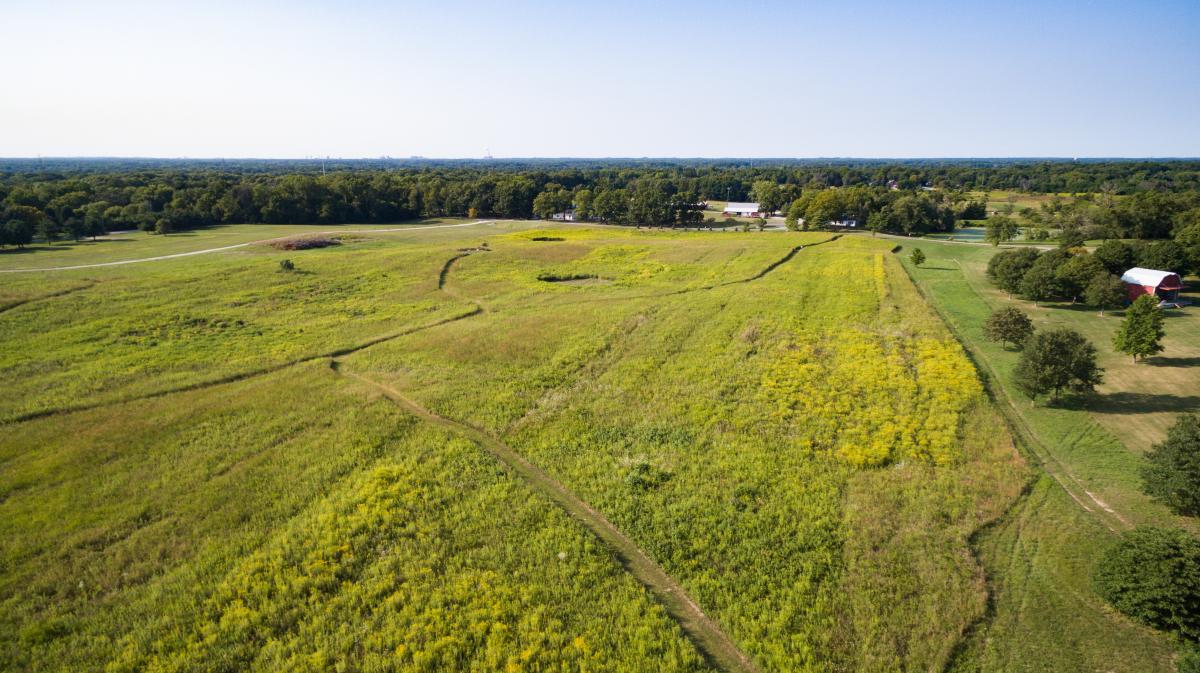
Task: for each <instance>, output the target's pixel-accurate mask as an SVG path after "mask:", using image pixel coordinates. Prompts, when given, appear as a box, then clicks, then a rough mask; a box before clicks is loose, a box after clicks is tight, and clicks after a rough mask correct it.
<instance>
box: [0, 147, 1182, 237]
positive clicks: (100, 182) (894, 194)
mask: <svg viewBox="0 0 1200 673" xmlns="http://www.w3.org/2000/svg"><path fill="white" fill-rule="evenodd" d="M835 188H836V189H835ZM990 189H1009V190H1022V191H1029V192H1036V193H1056V194H1058V193H1067V194H1075V195H1080V197H1081V198H1079V199H1076V200H1073V201H1071V202H1068V203H1061V204H1052V205H1051V206H1050V207H1046V208H1043V210H1042V211H1041V212H1038V213H1037V216H1039V217H1038V219H1037V220H1036V222H1035V223H1036V224H1038V225H1039V226H1046V227H1052V228H1055V229H1058V230H1063V229H1073V230H1076V231H1078V232H1080V233H1081V234H1082V235H1084V236H1085V237H1087V238H1109V237H1126V238H1167V237H1171V236H1173V235H1175V234H1176V233H1177V231H1178V230H1180V229H1183V228H1186V227H1187V225H1188V224H1189V223H1192V222H1195V221H1200V216H1197V212H1200V211H1197V208H1198V207H1200V161H1184V160H1175V161H1064V160H1039V161H1034V160H1024V161H1020V160H909V161H869V160H828V161H827V160H804V161H799V160H792V161H787V160H754V161H750V160H582V159H544V160H532V159H531V160H500V161H496V160H493V161H467V160H460V161H418V160H406V161H401V160H363V161H346V160H338V161H325V162H322V161H268V160H259V161H229V162H225V161H215V160H207V161H183V160H180V161H167V160H150V159H146V160H137V159H112V160H102V159H52V160H38V159H8V160H0V244H7V245H17V246H20V245H24V244H27V243H30V242H31V241H32V240H34V238H35V237H36V238H38V239H43V240H46V241H49V242H53V241H54V240H56V239H59V238H74V239H79V238H83V237H86V236H96V235H100V234H103V233H104V232H106V231H112V230H119V229H131V228H139V229H144V230H151V231H158V232H161V233H169V232H170V231H174V230H179V229H188V228H194V227H201V226H206V225H212V224H230V223H278V224H298V223H327V224H342V223H384V222H397V221H403V220H408V219H412V218H418V217H441V216H458V217H494V218H510V219H511V218H530V217H549V216H550V215H552V214H553V213H556V212H559V211H562V210H565V209H568V208H574V209H575V216H576V218H577V219H583V220H591V221H599V222H608V223H615V224H631V225H650V226H695V225H699V224H701V223H702V222H704V219H705V217H704V212H703V204H704V202H706V201H708V200H755V201H758V202H761V203H762V204H763V206H764V208H765V209H768V210H777V211H780V212H785V213H787V214H788V215H789V222H790V223H803V222H811V223H817V224H820V223H823V222H827V221H829V220H834V219H844V218H853V219H857V220H858V221H860V222H865V223H866V224H867V226H869V227H870V228H871V229H873V230H876V231H893V232H897V233H905V234H921V233H928V232H937V231H952V230H953V228H954V226H955V222H956V221H958V220H963V219H969V220H977V219H982V218H983V217H985V216H986V215H987V213H986V212H985V207H986V202H985V201H982V200H979V197H978V196H977V194H978V193H979V191H980V190H990ZM973 194H975V195H973ZM1029 219H1034V218H1032V217H1031V218H1029ZM799 226H803V225H802V224H801V225H799Z"/></svg>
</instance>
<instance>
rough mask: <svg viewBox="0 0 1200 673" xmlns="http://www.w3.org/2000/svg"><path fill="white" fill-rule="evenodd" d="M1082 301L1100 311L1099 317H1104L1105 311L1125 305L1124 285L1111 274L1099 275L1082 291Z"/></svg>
mask: <svg viewBox="0 0 1200 673" xmlns="http://www.w3.org/2000/svg"><path fill="white" fill-rule="evenodd" d="M1083 301H1084V302H1086V303H1087V305H1088V306H1095V307H1096V308H1098V309H1100V315H1104V311H1106V310H1109V309H1117V308H1120V307H1122V306H1124V305H1125V283H1122V282H1121V279H1120V278H1117V277H1116V276H1114V275H1112V274H1111V273H1107V272H1106V273H1102V274H1099V275H1097V276H1095V277H1093V278H1092V279H1091V280H1090V281H1088V284H1087V287H1086V288H1084V289H1083Z"/></svg>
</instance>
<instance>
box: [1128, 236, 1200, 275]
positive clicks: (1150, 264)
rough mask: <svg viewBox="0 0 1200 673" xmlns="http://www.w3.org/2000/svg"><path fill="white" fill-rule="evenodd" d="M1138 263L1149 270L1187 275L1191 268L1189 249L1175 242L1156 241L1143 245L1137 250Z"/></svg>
mask: <svg viewBox="0 0 1200 673" xmlns="http://www.w3.org/2000/svg"><path fill="white" fill-rule="evenodd" d="M1137 263H1138V266H1140V267H1144V268H1147V269H1160V270H1162V271H1173V272H1177V273H1186V272H1187V269H1188V267H1190V266H1191V264H1190V262H1189V260H1188V252H1187V248H1185V247H1183V246H1182V245H1180V244H1179V243H1177V242H1175V241H1154V242H1153V243H1146V244H1144V245H1142V246H1141V247H1140V248H1139V249H1138V250H1137Z"/></svg>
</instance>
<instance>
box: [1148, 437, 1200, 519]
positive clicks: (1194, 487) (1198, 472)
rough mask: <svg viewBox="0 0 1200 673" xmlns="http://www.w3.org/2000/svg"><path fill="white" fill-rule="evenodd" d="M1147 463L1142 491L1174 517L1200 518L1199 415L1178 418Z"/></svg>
mask: <svg viewBox="0 0 1200 673" xmlns="http://www.w3.org/2000/svg"><path fill="white" fill-rule="evenodd" d="M1146 461H1147V465H1146V466H1145V467H1143V468H1142V490H1144V491H1145V492H1146V493H1147V494H1148V495H1150V496H1151V497H1153V498H1154V499H1155V500H1158V501H1159V502H1162V503H1163V504H1165V505H1166V506H1167V507H1170V508H1171V511H1173V512H1175V513H1176V514H1184V515H1187V516H1197V515H1200V415H1198V414H1184V415H1182V416H1180V417H1179V418H1178V419H1177V420H1176V421H1175V424H1174V425H1172V426H1171V429H1170V430H1168V431H1167V438H1166V440H1165V441H1163V442H1162V443H1160V444H1155V445H1154V448H1152V449H1150V452H1149V453H1147V454H1146Z"/></svg>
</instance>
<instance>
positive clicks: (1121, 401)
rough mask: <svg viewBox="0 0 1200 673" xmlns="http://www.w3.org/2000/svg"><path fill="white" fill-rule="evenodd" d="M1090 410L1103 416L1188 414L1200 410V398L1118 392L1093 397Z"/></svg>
mask: <svg viewBox="0 0 1200 673" xmlns="http://www.w3.org/2000/svg"><path fill="white" fill-rule="evenodd" d="M1088 408H1089V409H1091V410H1092V411H1096V412H1099V413H1102V414H1137V413H1146V414H1149V413H1155V412H1161V411H1172V412H1176V413H1187V412H1192V411H1197V410H1200V396H1197V395H1164V394H1157V393H1130V392H1117V393H1109V394H1107V395H1096V396H1094V397H1092V398H1091V404H1089V405H1088Z"/></svg>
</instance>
